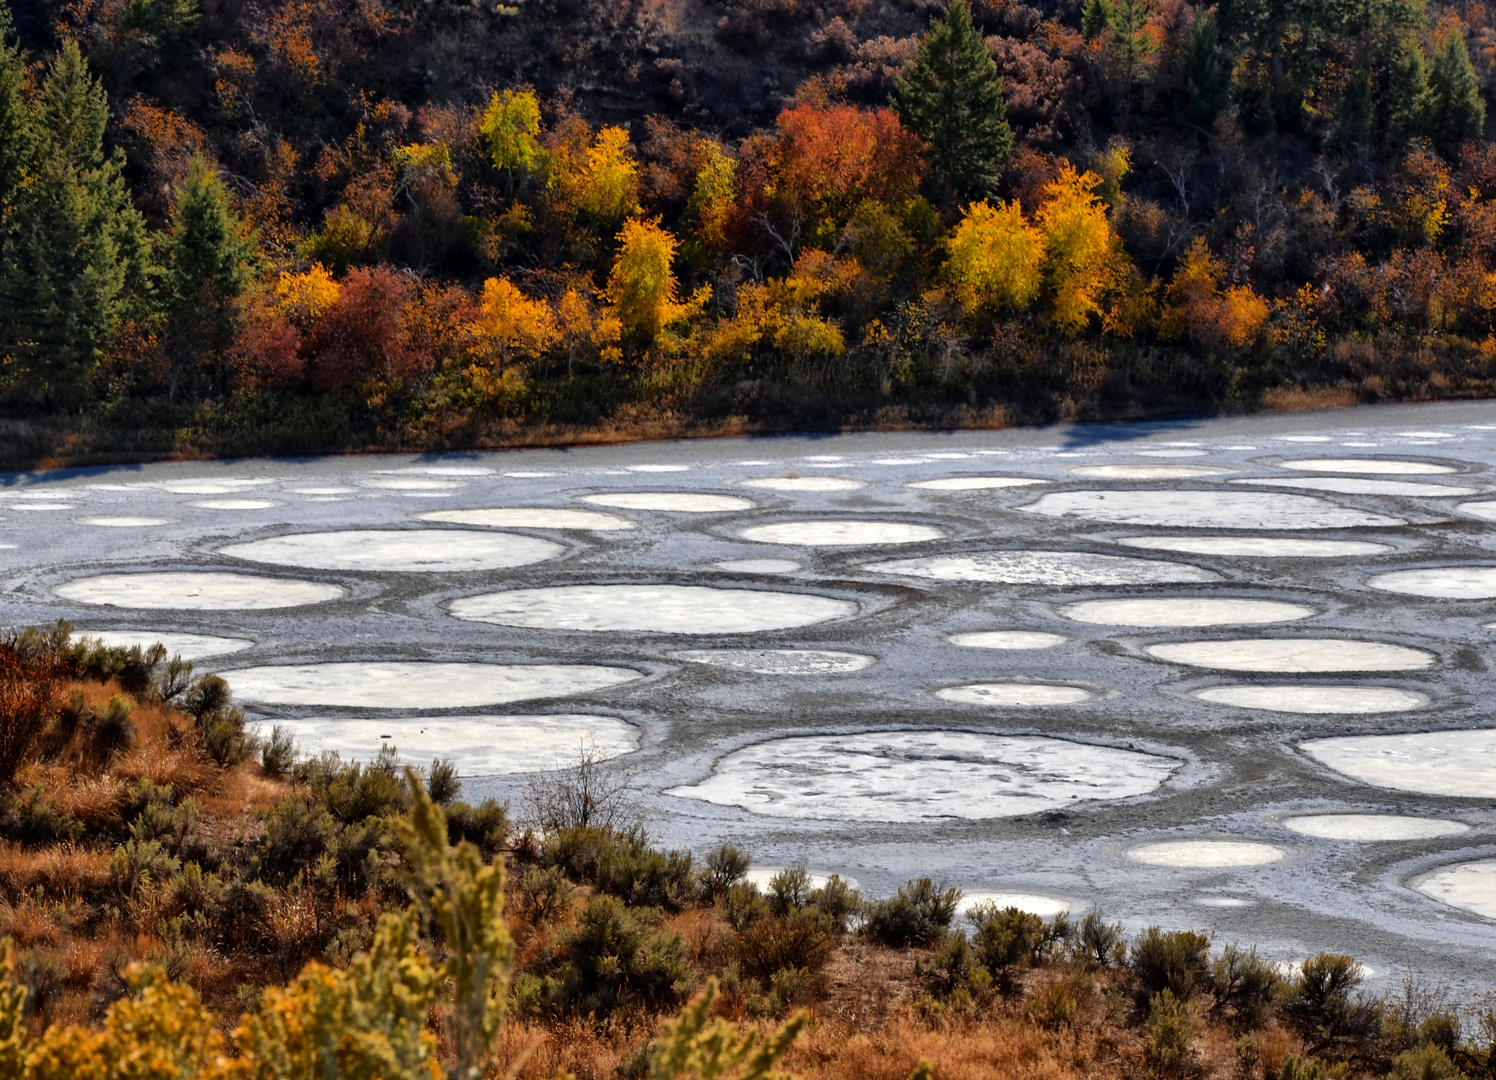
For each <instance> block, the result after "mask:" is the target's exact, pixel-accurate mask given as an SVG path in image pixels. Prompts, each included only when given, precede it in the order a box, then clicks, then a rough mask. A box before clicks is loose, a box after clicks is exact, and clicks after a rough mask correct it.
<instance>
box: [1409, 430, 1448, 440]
mask: <svg viewBox="0 0 1496 1080" xmlns="http://www.w3.org/2000/svg"><path fill="white" fill-rule="evenodd" d="M1398 434H1399V435H1401V436H1402V437H1403V438H1404V439H1458V438H1459V436H1458V435H1454V434H1452V433H1450V432H1448V431H1399V432H1398Z"/></svg>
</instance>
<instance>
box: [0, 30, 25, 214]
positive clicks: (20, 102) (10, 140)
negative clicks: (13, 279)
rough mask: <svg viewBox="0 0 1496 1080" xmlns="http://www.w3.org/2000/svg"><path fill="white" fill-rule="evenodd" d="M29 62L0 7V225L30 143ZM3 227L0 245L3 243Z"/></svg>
mask: <svg viewBox="0 0 1496 1080" xmlns="http://www.w3.org/2000/svg"><path fill="white" fill-rule="evenodd" d="M25 75H26V58H25V56H24V55H22V53H21V50H20V48H19V47H18V46H17V45H16V44H15V42H14V32H13V29H12V25H11V20H10V9H9V8H8V7H6V6H5V4H4V3H0V221H3V220H4V218H5V216H6V214H7V213H8V212H9V210H10V208H11V206H12V205H13V204H14V202H15V198H16V192H17V190H18V189H19V187H20V185H21V178H22V175H23V174H24V172H25V168H26V159H27V157H28V154H29V149H30V143H31V132H30V126H31V125H30V116H29V112H30V108H29V106H28V104H27V102H26V98H25V95H24V94H23V93H22V92H21V87H22V85H23V84H24V82H25ZM3 236H4V232H3V226H0V241H3Z"/></svg>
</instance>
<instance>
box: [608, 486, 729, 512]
mask: <svg viewBox="0 0 1496 1080" xmlns="http://www.w3.org/2000/svg"><path fill="white" fill-rule="evenodd" d="M582 501H583V502H586V503H592V504H593V505H595V506H616V507H618V508H619V509H620V510H664V511H668V512H674V513H677V514H721V513H725V512H727V511H729V510H752V509H753V503H752V502H751V501H750V500H748V499H740V498H738V497H737V496H735V495H706V494H701V493H697V492H690V491H619V492H614V493H612V494H608V495H583V496H582Z"/></svg>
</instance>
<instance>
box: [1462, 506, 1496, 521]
mask: <svg viewBox="0 0 1496 1080" xmlns="http://www.w3.org/2000/svg"><path fill="white" fill-rule="evenodd" d="M1455 509H1456V510H1458V511H1460V513H1462V514H1469V515H1470V516H1471V517H1478V518H1480V519H1481V520H1482V521H1496V502H1467V503H1460V504H1459V505H1458V506H1456V507H1455Z"/></svg>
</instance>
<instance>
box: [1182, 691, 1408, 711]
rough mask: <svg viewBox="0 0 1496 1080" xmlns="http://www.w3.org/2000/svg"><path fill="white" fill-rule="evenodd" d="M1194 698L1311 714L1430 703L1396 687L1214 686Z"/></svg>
mask: <svg viewBox="0 0 1496 1080" xmlns="http://www.w3.org/2000/svg"><path fill="white" fill-rule="evenodd" d="M1195 697H1197V698H1199V699H1200V700H1201V701H1208V702H1210V703H1211V704H1212V705H1234V706H1236V707H1237V708H1241V709H1263V710H1266V711H1267V712H1283V713H1302V714H1305V715H1310V716H1336V715H1353V714H1373V713H1394V712H1407V711H1408V710H1410V709H1421V708H1423V707H1424V706H1426V705H1427V704H1428V702H1429V699H1428V695H1427V694H1420V693H1418V692H1417V691H1415V690H1401V689H1398V688H1397V687H1395V686H1255V685H1254V686H1212V687H1211V688H1210V689H1208V690H1201V691H1198V692H1197V693H1196V694H1195Z"/></svg>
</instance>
